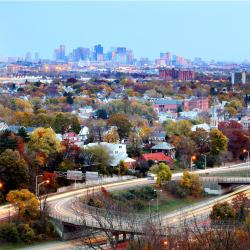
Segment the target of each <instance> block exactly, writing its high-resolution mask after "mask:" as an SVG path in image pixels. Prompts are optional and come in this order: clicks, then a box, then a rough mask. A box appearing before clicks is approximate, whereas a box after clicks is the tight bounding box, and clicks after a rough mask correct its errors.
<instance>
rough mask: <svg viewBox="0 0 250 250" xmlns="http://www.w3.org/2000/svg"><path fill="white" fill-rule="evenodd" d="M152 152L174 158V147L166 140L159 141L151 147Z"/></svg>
mask: <svg viewBox="0 0 250 250" xmlns="http://www.w3.org/2000/svg"><path fill="white" fill-rule="evenodd" d="M151 152H152V153H158V152H160V153H163V154H165V155H167V156H169V157H171V158H172V159H174V158H175V147H174V146H173V145H172V144H170V143H168V142H161V143H159V144H156V145H155V146H153V147H152V148H151Z"/></svg>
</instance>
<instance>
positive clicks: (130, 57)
mask: <svg viewBox="0 0 250 250" xmlns="http://www.w3.org/2000/svg"><path fill="white" fill-rule="evenodd" d="M126 61H127V63H128V64H133V63H134V53H133V50H128V51H127V59H126Z"/></svg>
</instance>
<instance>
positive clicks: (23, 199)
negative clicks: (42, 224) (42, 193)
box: [6, 189, 39, 221]
mask: <svg viewBox="0 0 250 250" xmlns="http://www.w3.org/2000/svg"><path fill="white" fill-rule="evenodd" d="M6 200H7V201H8V202H9V203H11V204H12V205H13V206H14V207H15V209H16V210H17V214H18V219H19V220H22V221H27V220H28V221H29V220H32V219H35V218H37V217H38V215H39V210H38V209H39V200H38V198H37V197H36V196H35V195H34V194H33V193H31V192H30V191H29V190H28V189H21V190H12V191H10V192H9V193H8V194H7V197H6Z"/></svg>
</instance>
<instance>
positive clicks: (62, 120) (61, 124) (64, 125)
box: [52, 113, 70, 134]
mask: <svg viewBox="0 0 250 250" xmlns="http://www.w3.org/2000/svg"><path fill="white" fill-rule="evenodd" d="M69 126H70V120H69V117H68V116H66V115H64V114H63V113H60V114H57V115H56V117H55V119H54V121H53V126H52V128H53V129H54V130H55V132H56V133H62V134H63V133H64V132H65V131H67V130H68V129H69Z"/></svg>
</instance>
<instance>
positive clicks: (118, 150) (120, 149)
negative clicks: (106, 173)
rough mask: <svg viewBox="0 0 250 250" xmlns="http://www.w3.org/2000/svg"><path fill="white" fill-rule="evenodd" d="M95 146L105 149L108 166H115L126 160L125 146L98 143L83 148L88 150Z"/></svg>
mask: <svg viewBox="0 0 250 250" xmlns="http://www.w3.org/2000/svg"><path fill="white" fill-rule="evenodd" d="M95 146H103V147H105V148H106V149H107V151H108V153H109V156H110V159H111V161H110V165H111V166H117V165H118V164H119V163H120V161H124V160H126V159H127V158H128V154H127V148H126V145H125V144H118V143H117V144H116V143H108V142H100V143H97V142H95V143H89V144H87V145H85V146H83V147H84V148H90V147H95Z"/></svg>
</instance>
